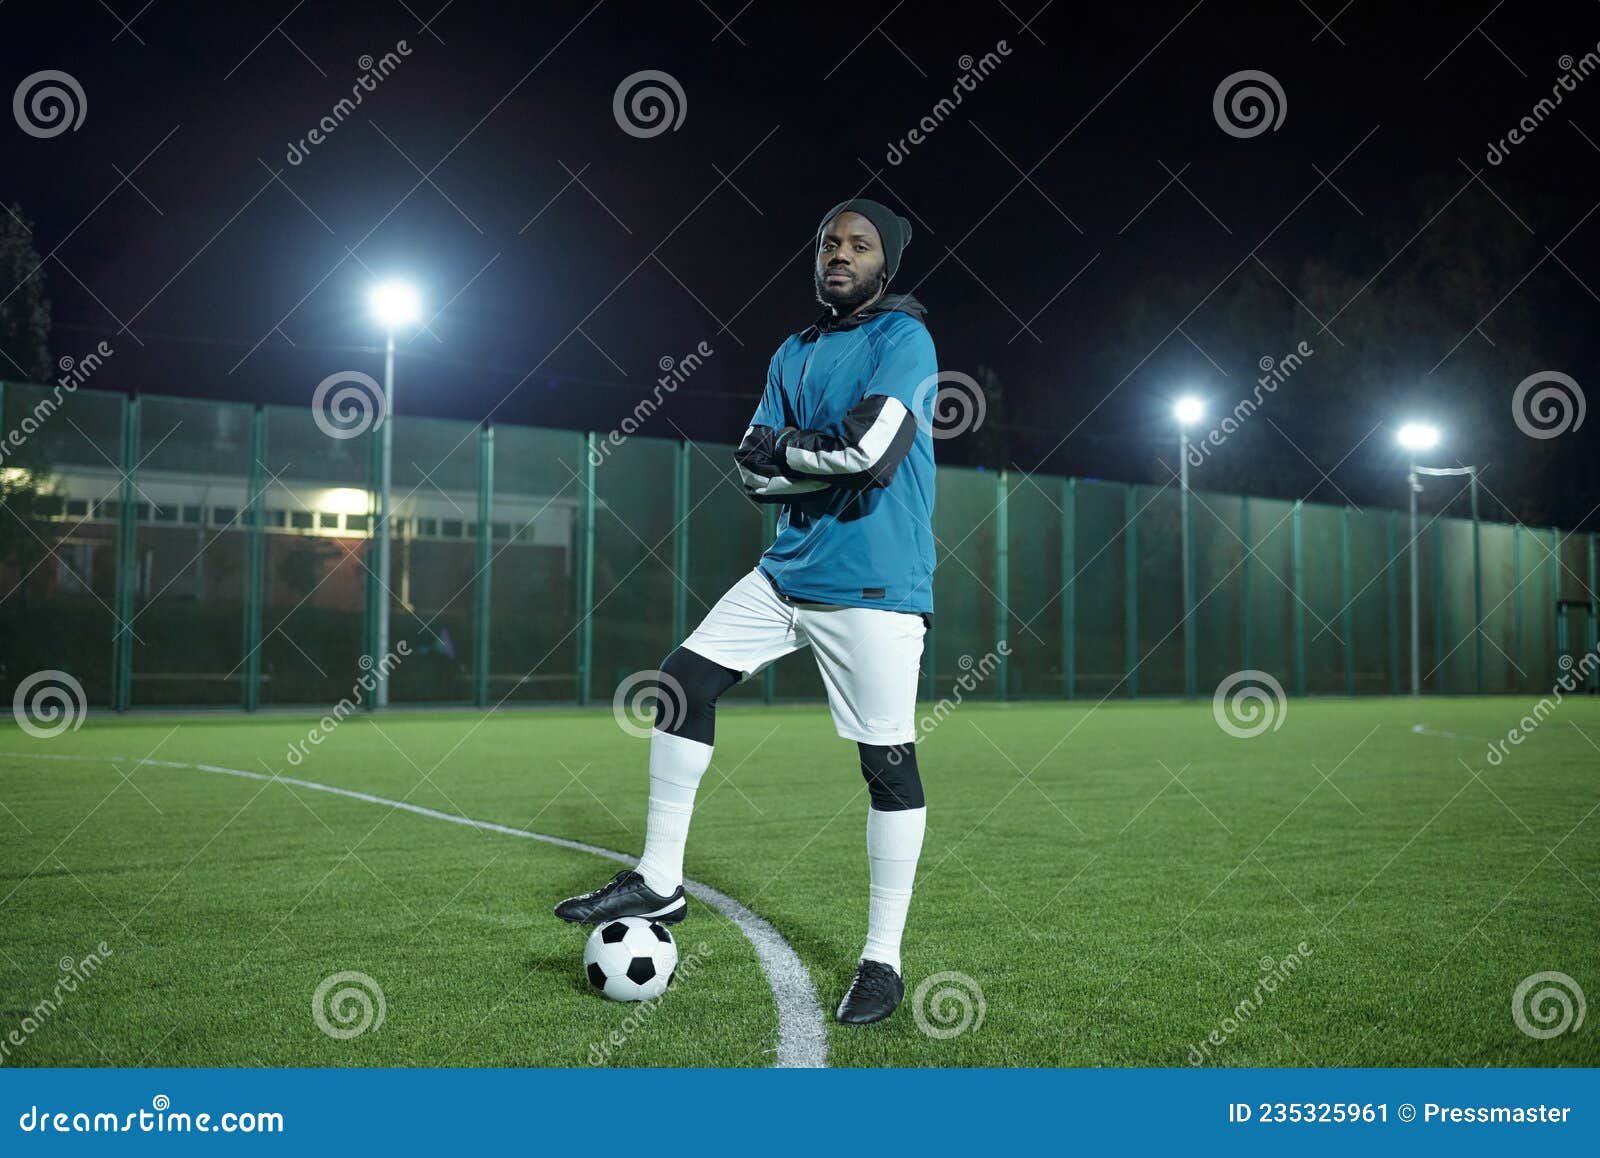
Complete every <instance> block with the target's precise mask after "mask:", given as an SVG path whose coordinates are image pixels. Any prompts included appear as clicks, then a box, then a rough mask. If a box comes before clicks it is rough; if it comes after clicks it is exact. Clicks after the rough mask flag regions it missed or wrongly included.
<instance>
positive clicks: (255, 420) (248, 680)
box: [241, 402, 267, 712]
mask: <svg viewBox="0 0 1600 1158" xmlns="http://www.w3.org/2000/svg"><path fill="white" fill-rule="evenodd" d="M266 457H267V409H266V407H265V406H263V405H262V404H261V403H259V402H258V403H256V406H255V409H254V410H253V411H252V412H251V414H250V468H249V470H250V483H249V487H250V489H249V492H248V493H247V495H246V497H245V512H246V513H245V519H246V522H245V574H244V687H243V689H242V695H241V702H242V703H243V705H244V710H245V711H247V712H253V711H255V710H256V709H257V708H259V707H260V706H261V618H262V609H261V600H262V587H263V584H262V573H263V570H264V569H265V566H266V559H265V555H266V551H265V547H266V540H265V536H266V528H265V525H264V524H265V523H266V519H265V518H264V517H263V511H264V509H265V506H266V504H265V497H266V486H265V482H266Z"/></svg>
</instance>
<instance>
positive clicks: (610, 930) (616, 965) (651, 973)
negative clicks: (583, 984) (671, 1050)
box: [583, 917, 678, 1001]
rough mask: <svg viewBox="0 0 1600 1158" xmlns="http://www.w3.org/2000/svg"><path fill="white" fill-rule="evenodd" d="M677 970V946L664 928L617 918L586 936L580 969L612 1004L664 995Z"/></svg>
mask: <svg viewBox="0 0 1600 1158" xmlns="http://www.w3.org/2000/svg"><path fill="white" fill-rule="evenodd" d="M677 967H678V945H677V942H675V941H674V940H673V939H672V934H671V933H669V932H667V930H666V927H665V926H664V925H658V924H656V923H655V922H654V921H650V920H646V919H645V918H644V917H620V918H618V919H617V920H615V921H608V922H606V923H605V924H604V925H601V926H600V927H599V928H597V929H596V930H595V931H594V932H592V933H590V934H589V943H588V944H587V945H585V946H584V947H583V969H584V972H585V973H587V974H588V975H589V983H590V984H591V985H593V986H594V987H595V988H596V989H598V990H600V992H602V993H604V994H605V995H606V996H607V997H609V998H611V1000H613V1001H648V1000H650V999H651V998H652V997H660V996H661V994H663V993H665V992H666V989H667V982H668V981H670V980H672V971H673V970H674V969H676V968H677Z"/></svg>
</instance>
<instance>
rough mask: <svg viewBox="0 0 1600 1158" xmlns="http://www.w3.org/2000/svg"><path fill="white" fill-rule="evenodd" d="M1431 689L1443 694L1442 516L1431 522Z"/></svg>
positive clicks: (1444, 688)
mask: <svg viewBox="0 0 1600 1158" xmlns="http://www.w3.org/2000/svg"><path fill="white" fill-rule="evenodd" d="M1430 537H1431V539H1432V540H1433V582H1432V583H1431V584H1430V586H1431V587H1432V588H1433V690H1434V691H1435V692H1437V693H1439V694H1440V695H1443V694H1444V693H1445V691H1446V690H1447V689H1446V687H1445V677H1444V655H1443V654H1442V651H1443V648H1444V516H1443V515H1442V514H1441V515H1440V516H1439V517H1438V518H1437V519H1435V520H1434V523H1433V534H1432V535H1431V536H1430Z"/></svg>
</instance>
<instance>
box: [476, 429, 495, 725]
mask: <svg viewBox="0 0 1600 1158" xmlns="http://www.w3.org/2000/svg"><path fill="white" fill-rule="evenodd" d="M493 562H494V427H493V426H492V425H491V424H489V423H487V422H485V423H484V424H483V425H482V426H480V427H478V574H477V577H476V579H475V580H474V581H473V584H472V623H473V633H474V634H475V635H476V636H477V640H476V646H475V647H474V648H473V651H472V702H473V703H474V704H476V705H477V706H478V707H480V708H483V707H487V706H488V705H489V600H490V597H491V593H490V586H489V579H490V571H491V570H492V568H493Z"/></svg>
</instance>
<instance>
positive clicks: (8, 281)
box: [0, 205, 54, 382]
mask: <svg viewBox="0 0 1600 1158" xmlns="http://www.w3.org/2000/svg"><path fill="white" fill-rule="evenodd" d="M42 264H43V263H42V262H41V261H40V260H39V252H38V250H37V249H35V248H34V245H33V223H32V222H31V221H29V220H27V218H25V217H24V216H23V215H22V210H21V207H20V206H17V205H12V206H9V207H7V208H6V213H5V216H4V217H0V286H4V287H5V292H7V293H8V294H9V296H8V297H7V298H6V299H5V301H4V302H3V303H0V380H3V379H11V380H13V381H17V380H20V381H24V382H48V381H50V379H51V378H52V377H54V375H53V374H52V373H51V366H50V301H49V299H48V298H46V297H45V296H44V271H43V270H42V269H40V268H39V267H40V266H41V265H42Z"/></svg>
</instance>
